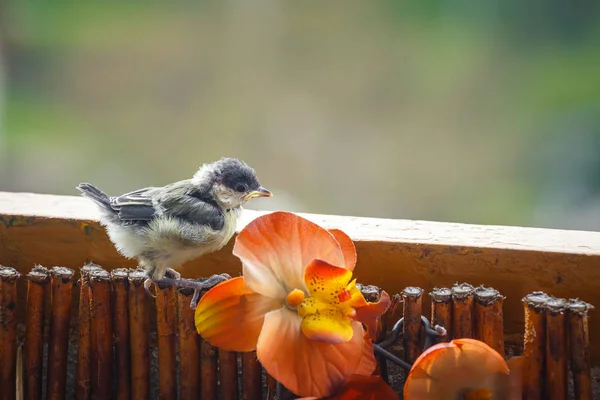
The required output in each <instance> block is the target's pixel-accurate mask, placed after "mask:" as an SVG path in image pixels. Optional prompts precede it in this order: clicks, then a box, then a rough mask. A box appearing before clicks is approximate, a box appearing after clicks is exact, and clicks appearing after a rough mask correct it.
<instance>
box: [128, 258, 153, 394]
mask: <svg viewBox="0 0 600 400" xmlns="http://www.w3.org/2000/svg"><path fill="white" fill-rule="evenodd" d="M145 280H146V275H145V272H144V271H143V270H135V271H131V272H130V273H129V298H128V300H129V338H130V347H131V399H132V400H146V399H149V398H150V339H149V336H148V330H149V329H150V326H149V317H150V316H149V312H148V294H147V293H146V290H145V289H144V281H145Z"/></svg>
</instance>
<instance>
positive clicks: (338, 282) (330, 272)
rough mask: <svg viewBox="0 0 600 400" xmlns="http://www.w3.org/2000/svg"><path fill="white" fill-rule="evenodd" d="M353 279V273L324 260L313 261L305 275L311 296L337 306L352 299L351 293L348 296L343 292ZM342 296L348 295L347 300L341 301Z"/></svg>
mask: <svg viewBox="0 0 600 400" xmlns="http://www.w3.org/2000/svg"><path fill="white" fill-rule="evenodd" d="M351 278H352V271H349V270H347V269H346V268H342V267H336V266H335V265H331V264H329V263H328V262H326V261H323V260H312V261H311V262H310V264H308V266H307V267H306V272H305V273H304V282H305V283H306V287H307V288H308V292H309V293H310V295H311V296H312V297H314V298H316V299H318V300H321V301H324V302H326V303H329V304H336V305H337V304H339V303H341V302H344V301H346V300H347V299H350V296H351V294H350V292H348V293H347V294H346V293H345V292H344V293H342V291H344V290H345V289H346V286H347V285H348V282H350V279H351ZM340 295H342V296H343V295H346V296H347V299H345V298H342V299H340V298H339V297H340Z"/></svg>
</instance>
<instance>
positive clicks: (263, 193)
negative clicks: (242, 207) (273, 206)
mask: <svg viewBox="0 0 600 400" xmlns="http://www.w3.org/2000/svg"><path fill="white" fill-rule="evenodd" d="M272 196H273V193H271V192H269V191H268V190H267V189H265V188H264V187H262V186H261V187H259V188H258V190H255V191H253V192H250V193H248V194H247V195H246V198H245V200H246V201H247V200H250V199H252V198H254V197H272Z"/></svg>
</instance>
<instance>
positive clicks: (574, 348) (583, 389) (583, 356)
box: [567, 299, 594, 400]
mask: <svg viewBox="0 0 600 400" xmlns="http://www.w3.org/2000/svg"><path fill="white" fill-rule="evenodd" d="M593 309H594V306H592V305H591V304H588V303H585V302H583V301H581V300H578V299H571V300H569V305H568V310H569V317H568V319H569V322H568V332H569V333H568V335H567V336H568V337H569V352H570V356H571V357H570V364H571V372H572V373H573V389H574V394H575V400H584V399H591V398H592V376H591V362H590V336H589V328H588V316H587V314H588V311H589V310H593Z"/></svg>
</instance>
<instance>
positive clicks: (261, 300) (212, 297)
mask: <svg viewBox="0 0 600 400" xmlns="http://www.w3.org/2000/svg"><path fill="white" fill-rule="evenodd" d="M282 306H283V303H282V302H281V301H279V300H274V299H271V298H268V297H265V296H263V295H261V294H258V293H255V292H254V291H252V290H251V289H250V288H249V287H248V286H247V285H246V283H245V282H244V278H243V277H241V276H240V277H237V278H233V279H229V280H227V281H225V282H222V283H220V284H218V285H216V286H215V287H214V288H212V289H210V290H209V291H208V292H207V293H206V294H205V295H204V296H202V298H201V299H200V302H199V303H198V306H197V307H196V311H195V317H194V320H195V324H196V330H197V331H198V333H199V334H200V335H201V336H202V337H203V338H204V339H206V340H207V341H208V342H209V343H210V344H212V345H213V346H217V347H219V348H221V349H223V350H228V351H241V352H243V351H252V350H254V349H256V343H257V342H258V336H259V334H260V330H261V328H262V325H263V321H264V317H265V314H266V313H268V312H270V311H273V310H276V309H278V308H281V307H282ZM240 329H242V330H243V334H240Z"/></svg>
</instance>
